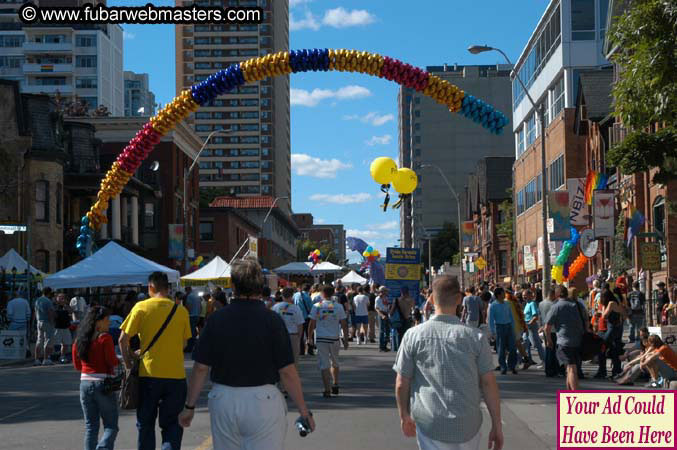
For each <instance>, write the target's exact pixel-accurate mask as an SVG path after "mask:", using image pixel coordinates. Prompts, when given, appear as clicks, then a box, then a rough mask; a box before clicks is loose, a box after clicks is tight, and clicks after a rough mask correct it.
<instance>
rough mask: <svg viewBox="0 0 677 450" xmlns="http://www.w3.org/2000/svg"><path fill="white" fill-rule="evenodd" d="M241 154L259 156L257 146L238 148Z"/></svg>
mask: <svg viewBox="0 0 677 450" xmlns="http://www.w3.org/2000/svg"><path fill="white" fill-rule="evenodd" d="M240 155H241V156H259V149H258V148H243V149H242V150H240Z"/></svg>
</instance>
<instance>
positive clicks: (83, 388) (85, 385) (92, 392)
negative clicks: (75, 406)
mask: <svg viewBox="0 0 677 450" xmlns="http://www.w3.org/2000/svg"><path fill="white" fill-rule="evenodd" d="M117 400H118V399H117V395H115V394H114V393H113V394H104V393H103V381H84V380H83V381H80V404H81V405H82V413H83V415H84V416H85V447H84V448H85V450H99V449H106V450H113V446H114V444H115V437H116V436H117V435H118V401H117ZM100 420H102V421H103V436H101V440H99V441H98V443H97V440H98V438H99V421H100Z"/></svg>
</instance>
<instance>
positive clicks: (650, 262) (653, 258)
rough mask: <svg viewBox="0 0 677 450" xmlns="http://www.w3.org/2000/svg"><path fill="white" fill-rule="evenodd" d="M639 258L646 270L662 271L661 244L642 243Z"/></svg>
mask: <svg viewBox="0 0 677 450" xmlns="http://www.w3.org/2000/svg"><path fill="white" fill-rule="evenodd" d="M639 256H640V258H641V267H642V269H644V270H654V271H655V270H661V244H659V243H658V242H640V243H639Z"/></svg>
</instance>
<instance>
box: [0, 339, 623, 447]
mask: <svg viewBox="0 0 677 450" xmlns="http://www.w3.org/2000/svg"><path fill="white" fill-rule="evenodd" d="M393 360H394V354H392V353H379V352H378V348H377V347H376V346H375V345H367V346H355V345H353V346H352V347H351V348H350V349H349V350H348V351H347V352H343V351H342V353H341V361H342V371H341V380H340V384H341V386H342V392H341V395H340V396H339V397H336V398H331V399H324V398H322V395H321V392H322V387H321V380H320V376H319V372H318V370H317V365H316V364H317V362H316V359H315V358H314V357H308V356H306V357H302V361H301V364H300V372H301V377H302V380H303V386H304V391H305V395H306V401H307V402H308V404H309V406H310V408H311V409H312V410H313V412H314V415H315V419H316V423H317V430H316V432H315V433H312V434H311V435H309V436H307V437H305V438H301V437H299V435H298V433H296V430H295V429H294V428H293V422H294V420H296V418H297V416H298V414H297V413H296V410H295V408H294V406H293V405H292V404H291V403H290V405H289V414H288V420H289V428H288V432H287V438H286V448H287V449H295V450H305V449H312V450H333V449H346V448H349V449H351V450H360V449H368V450H380V449H384V450H400V449H415V448H417V447H416V443H415V440H414V439H407V438H405V437H404V436H402V434H401V432H400V430H399V419H398V415H397V407H396V404H395V398H394V380H395V376H394V372H393V371H392V364H393ZM190 365H191V363H190V361H186V367H190ZM593 370H594V369H593V368H590V367H589V368H587V370H586V371H587V373H588V374H590V373H591V372H592V371H593ZM497 373H498V372H497ZM498 379H499V383H500V390H501V396H502V415H503V423H504V425H503V428H504V434H505V441H506V444H505V447H504V448H505V449H506V450H512V449H520V450H544V449H555V448H556V446H555V435H556V434H555V433H556V430H555V427H556V419H555V414H556V413H555V404H556V403H555V402H556V391H557V390H558V389H562V388H563V387H564V380H563V379H549V378H545V376H544V375H543V371H542V370H538V369H536V368H535V367H532V368H530V369H529V370H528V371H526V372H520V373H519V374H518V375H505V376H501V375H498ZM613 386H614V385H612V384H610V383H608V382H595V381H592V380H590V381H589V380H585V381H584V382H583V383H582V386H581V389H601V388H604V389H610V388H613ZM484 411H485V421H484V425H483V431H482V433H483V441H484V442H483V444H482V447H481V448H485V445H486V441H485V439H486V437H487V435H488V426H489V420H488V413H487V412H486V409H485V410H484ZM119 426H120V433H119V435H118V437H117V440H116V449H118V450H126V449H135V448H136V426H135V417H134V415H133V413H129V412H121V416H120V423H119ZM82 436H83V420H82V410H81V408H80V401H79V374H78V373H77V372H76V371H75V370H74V369H73V368H72V367H71V366H53V367H0V450H2V449H13V450H14V449H50V450H52V449H55V450H60V449H78V448H82ZM158 442H159V432H158ZM183 448H184V449H198V450H208V449H211V448H212V445H211V439H210V429H209V417H208V413H207V409H206V390H205V392H203V394H202V396H201V399H200V402H199V406H198V409H197V413H196V418H195V420H194V422H193V426H192V427H190V428H189V429H187V430H186V431H185V433H184V439H183Z"/></svg>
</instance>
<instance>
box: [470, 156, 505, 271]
mask: <svg viewBox="0 0 677 450" xmlns="http://www.w3.org/2000/svg"><path fill="white" fill-rule="evenodd" d="M514 161H515V158H513V157H511V156H506V157H499V156H497V157H487V158H483V159H481V160H480V161H479V162H478V163H477V168H476V170H475V172H474V173H473V174H471V175H470V176H469V177H468V186H467V187H466V196H465V197H466V202H467V203H466V210H465V212H464V214H465V216H466V218H467V219H468V220H472V221H473V222H474V223H475V234H474V236H473V246H472V247H471V248H470V253H474V254H477V256H478V257H479V256H482V258H483V259H484V260H485V261H486V262H487V266H486V267H485V268H484V269H483V270H478V271H477V272H475V273H473V274H471V276H470V280H471V283H473V284H476V283H478V282H480V281H493V282H499V281H500V282H502V281H503V280H504V279H505V278H506V277H512V272H513V270H512V266H513V265H512V241H511V240H510V238H509V236H506V235H505V234H500V233H499V232H498V225H500V224H502V223H505V221H506V220H507V219H508V218H507V217H506V213H505V211H503V210H501V208H500V205H501V204H502V203H503V202H504V201H506V200H510V199H511V196H510V188H511V187H512V182H511V177H512V164H513V163H514Z"/></svg>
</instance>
